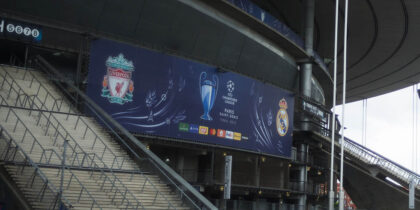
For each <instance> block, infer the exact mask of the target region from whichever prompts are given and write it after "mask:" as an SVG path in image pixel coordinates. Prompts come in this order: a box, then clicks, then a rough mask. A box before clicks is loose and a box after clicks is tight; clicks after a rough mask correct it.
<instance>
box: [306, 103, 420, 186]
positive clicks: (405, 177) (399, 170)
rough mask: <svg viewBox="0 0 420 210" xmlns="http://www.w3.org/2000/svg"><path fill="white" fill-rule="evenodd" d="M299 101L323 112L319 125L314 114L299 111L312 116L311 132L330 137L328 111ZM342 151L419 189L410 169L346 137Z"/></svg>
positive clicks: (314, 104)
mask: <svg viewBox="0 0 420 210" xmlns="http://www.w3.org/2000/svg"><path fill="white" fill-rule="evenodd" d="M299 99H300V100H302V101H304V102H305V103H309V104H311V105H312V106H314V107H316V108H317V109H319V110H320V111H322V112H324V114H325V115H326V120H327V122H321V123H320V121H319V120H315V118H317V117H316V116H314V115H313V114H314V113H311V112H310V111H304V110H301V111H303V112H304V114H306V116H310V115H312V116H313V118H312V119H310V120H309V121H308V122H307V123H311V124H315V126H316V128H317V129H312V131H317V132H320V134H322V135H324V136H326V137H330V136H331V131H332V128H330V127H329V125H330V124H331V120H332V119H333V117H332V116H331V115H332V113H331V112H330V111H329V110H326V109H325V107H323V106H322V105H320V104H318V103H315V102H313V101H312V100H310V99H308V98H305V97H300V98H299ZM298 106H299V104H298ZM299 108H300V107H299ZM300 109H301V108H300ZM335 118H336V117H334V120H336V119H335ZM315 121H316V122H315ZM335 132H336V136H337V137H338V138H337V139H339V138H340V136H341V135H340V134H339V133H338V130H336V131H335ZM344 149H345V151H346V152H348V153H350V154H352V155H354V156H356V157H357V158H360V159H362V161H365V162H366V163H369V164H374V165H379V166H380V167H381V168H382V169H383V170H385V171H387V172H389V173H391V174H393V175H395V176H397V177H399V178H400V179H402V181H405V182H406V183H410V182H411V180H412V179H414V181H415V183H416V184H417V188H419V189H420V175H418V174H416V173H415V172H413V171H411V170H410V169H407V168H405V167H404V166H401V165H400V164H398V163H396V162H394V161H392V160H389V159H388V158H386V157H384V156H382V155H380V154H378V153H376V152H374V151H373V150H371V149H369V148H367V147H364V146H362V145H360V144H359V143H357V142H354V141H352V140H350V139H349V138H347V137H345V138H344Z"/></svg>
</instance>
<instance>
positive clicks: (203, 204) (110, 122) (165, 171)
mask: <svg viewBox="0 0 420 210" xmlns="http://www.w3.org/2000/svg"><path fill="white" fill-rule="evenodd" d="M35 62H36V63H37V64H38V65H39V67H41V70H43V71H45V73H46V74H48V75H54V76H55V77H58V78H60V79H61V80H62V81H64V82H65V83H66V85H67V86H68V87H70V88H71V89H73V90H74V91H75V92H76V93H77V95H78V96H79V97H81V98H82V99H83V100H84V103H85V105H86V106H87V108H89V109H90V110H91V111H92V112H93V114H94V115H95V116H96V117H97V118H98V119H99V120H101V121H102V122H103V123H104V125H105V126H106V127H107V128H108V129H109V130H110V131H111V132H113V134H114V135H115V136H116V137H117V138H116V139H117V140H120V142H121V143H122V144H123V145H125V146H126V147H127V148H128V150H129V151H130V152H131V153H132V155H133V156H134V157H136V158H138V159H139V158H140V157H139V155H138V154H137V153H136V152H135V151H134V150H133V149H132V148H131V147H130V146H129V145H128V144H127V142H125V141H124V140H123V138H122V137H121V136H120V135H123V136H125V137H127V139H128V140H129V141H130V142H131V143H133V144H134V145H135V146H136V148H137V149H139V150H140V151H141V152H143V153H144V154H145V155H146V156H148V157H149V160H150V161H151V163H152V164H153V166H155V167H156V169H157V170H158V171H160V172H161V173H162V175H164V176H165V177H167V178H168V180H169V181H170V182H171V183H172V184H173V185H174V186H175V187H176V188H177V190H178V192H179V193H180V194H181V196H182V197H184V198H186V199H187V200H188V201H189V202H190V205H192V206H194V207H195V208H197V209H212V210H215V209H217V208H216V207H215V206H214V205H213V204H212V203H211V202H210V201H209V200H207V199H206V198H205V197H204V196H203V195H202V194H201V193H200V192H198V191H197V190H196V189H195V188H194V187H193V186H191V185H190V184H189V183H188V182H187V181H185V180H184V179H183V178H182V177H181V176H180V175H178V174H177V173H176V172H175V171H174V170H173V169H172V168H170V167H169V166H168V165H166V164H165V163H164V162H163V161H162V160H161V159H160V158H159V157H157V156H156V155H155V154H154V153H153V152H151V151H150V150H148V149H147V147H146V146H145V145H144V144H142V143H141V142H140V141H139V140H138V139H137V138H136V137H134V136H133V135H132V134H131V133H130V132H129V131H127V130H126V129H125V128H124V127H123V126H121V125H120V124H119V123H118V122H117V121H115V120H114V119H113V118H112V117H111V116H109V114H107V113H106V112H105V111H104V110H103V109H102V108H101V107H99V106H98V105H97V104H96V103H95V102H94V101H92V99H90V98H89V97H88V96H86V95H85V94H84V93H83V92H82V91H81V90H79V88H77V87H75V86H74V84H73V83H71V82H69V81H68V80H65V79H64V76H62V75H61V73H60V72H59V71H58V70H56V69H55V68H54V67H53V66H52V65H51V64H49V63H48V62H47V61H46V60H45V59H44V58H43V57H41V56H40V55H37V56H36V59H35ZM74 101H76V100H74ZM116 131H118V132H116ZM175 182H177V183H179V185H181V186H178V184H176V183H175ZM186 193H189V194H190V195H187V194H186ZM197 203H200V206H198V204H197Z"/></svg>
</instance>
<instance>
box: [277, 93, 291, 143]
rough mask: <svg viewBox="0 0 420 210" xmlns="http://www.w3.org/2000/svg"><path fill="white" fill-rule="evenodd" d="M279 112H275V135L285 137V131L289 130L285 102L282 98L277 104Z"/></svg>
mask: <svg viewBox="0 0 420 210" xmlns="http://www.w3.org/2000/svg"><path fill="white" fill-rule="evenodd" d="M279 106H280V110H279V111H278V112H277V117H276V127H277V133H279V135H280V136H285V135H286V134H287V130H288V129H289V117H288V116H287V111H286V109H287V102H286V100H285V99H284V98H283V99H281V100H280V102H279Z"/></svg>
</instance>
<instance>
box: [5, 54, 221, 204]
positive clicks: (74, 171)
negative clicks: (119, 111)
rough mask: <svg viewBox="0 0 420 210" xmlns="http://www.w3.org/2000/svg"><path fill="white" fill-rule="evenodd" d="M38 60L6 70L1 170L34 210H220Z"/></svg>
mask: <svg viewBox="0 0 420 210" xmlns="http://www.w3.org/2000/svg"><path fill="white" fill-rule="evenodd" d="M39 58H40V59H41V61H40V60H38V62H41V63H39V64H40V67H39V69H44V70H45V69H48V70H50V71H52V72H48V71H44V72H42V71H39V69H38V70H34V69H23V68H18V67H13V66H0V85H1V89H0V134H1V135H0V137H1V138H0V161H1V162H0V163H1V164H0V166H1V167H4V169H5V170H6V171H7V173H8V175H9V176H10V177H11V179H12V180H13V181H14V182H15V183H16V186H17V188H18V190H19V191H20V193H21V194H22V195H23V197H24V198H25V200H26V201H27V202H28V203H29V204H30V205H31V207H32V208H33V209H40V210H41V209H42V210H45V209H60V208H61V209H216V208H215V207H214V206H213V205H212V204H211V203H210V202H209V201H208V200H206V199H205V198H204V197H202V195H201V194H200V193H198V192H197V191H196V190H195V189H194V188H193V187H192V186H191V185H189V184H188V183H187V182H186V181H185V180H183V179H182V178H180V176H178V175H177V174H176V173H175V172H174V171H172V170H171V169H170V168H169V167H168V166H167V165H165V164H164V163H163V162H162V161H161V160H160V159H158V158H157V157H156V156H155V155H154V154H153V153H151V152H150V151H147V148H146V147H145V146H144V145H142V144H141V143H140V142H139V141H138V140H136V139H133V138H134V137H133V136H130V135H131V134H127V131H124V130H123V128H121V127H120V126H119V125H118V124H115V122H113V121H112V119H111V120H110V119H109V118H110V117H109V116H105V115H106V114H104V113H103V111H101V110H99V109H98V108H97V107H95V104H93V103H92V102H91V101H89V99H86V97H87V96H85V95H83V93H81V92H80V90H78V89H77V90H75V89H76V88H75V87H74V86H71V84H70V83H69V82H68V81H65V82H63V81H64V80H65V79H64V77H62V75H60V74H59V73H57V70H55V69H53V67H52V66H50V65H49V63H48V62H46V61H45V60H43V59H42V58H41V57H39ZM41 64H43V65H44V66H42V67H41ZM54 81H55V83H54ZM57 81H61V83H60V82H57ZM66 82H67V83H66ZM63 84H64V85H63ZM60 87H61V89H60ZM71 88H73V90H72V91H73V93H74V92H77V91H78V92H77V94H78V98H77V99H76V98H75V97H74V94H73V95H72V94H70V93H69V92H67V91H66V90H68V89H71ZM66 94H67V95H66ZM83 97H84V98H83ZM80 99H82V100H80ZM83 99H86V100H83ZM76 101H77V103H75V102H76ZM80 101H84V102H83V103H82V102H80ZM86 101H87V102H86ZM88 102H90V104H89V103H88ZM75 104H77V105H78V107H83V108H84V109H87V110H88V111H86V112H85V113H90V114H89V115H90V116H93V117H88V116H87V115H86V114H83V113H82V112H80V111H78V109H77V108H76V105H75ZM106 119H108V120H106ZM97 120H100V122H98V121H97ZM113 123H114V124H113ZM121 133H123V134H124V133H125V134H126V135H123V134H121ZM130 140H131V144H128V143H126V142H128V141H130ZM132 145H137V146H138V147H137V148H135V149H134V148H133V146H132ZM145 148H146V149H145ZM138 151H142V152H138ZM140 154H141V155H140Z"/></svg>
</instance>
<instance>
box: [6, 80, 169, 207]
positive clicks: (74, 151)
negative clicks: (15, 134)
mask: <svg viewBox="0 0 420 210" xmlns="http://www.w3.org/2000/svg"><path fill="white" fill-rule="evenodd" d="M3 79H5V78H3ZM13 81H14V80H13ZM12 83H13V82H12ZM16 84H17V83H16ZM17 87H18V88H19V91H20V90H21V87H20V86H19V85H18V84H17ZM11 88H12V86H11ZM0 97H1V98H2V96H1V95H0ZM2 99H3V98H2ZM3 100H4V99H3ZM4 102H5V103H6V105H7V106H8V104H7V102H6V101H5V100H4ZM25 104H26V103H25ZM33 106H36V107H35V108H38V109H35V110H37V111H38V112H39V113H40V114H39V115H38V120H37V125H38V124H39V122H40V119H41V117H42V116H43V117H44V118H45V119H46V120H47V122H45V123H46V126H47V127H46V134H47V133H48V130H49V127H50V126H53V127H54V124H53V123H51V120H53V119H54V120H55V121H56V122H57V125H56V127H54V128H55V133H54V135H55V136H56V139H55V141H54V145H57V137H58V136H60V137H61V138H62V140H63V142H64V141H65V140H70V141H71V142H72V143H74V144H75V145H74V147H73V146H72V145H71V144H69V145H68V146H69V148H70V149H71V151H72V154H71V157H73V161H72V164H74V163H75V161H76V160H77V162H76V163H79V164H80V165H79V167H83V166H84V163H87V162H88V161H84V160H85V159H86V158H87V159H89V161H90V165H89V167H92V164H93V165H94V169H98V170H99V171H100V172H101V176H100V177H101V178H102V177H105V178H104V183H105V181H106V180H108V181H109V182H110V183H111V184H112V187H113V188H114V187H115V181H117V182H119V184H120V185H122V186H123V187H124V188H125V191H124V192H123V191H121V190H119V189H118V187H116V189H117V191H118V192H120V194H121V195H123V198H122V199H123V200H122V202H124V200H126V199H125V196H126V195H127V193H128V195H130V196H131V197H132V198H133V199H134V200H135V201H136V202H137V206H136V209H137V208H138V206H140V207H141V208H142V209H144V206H143V205H142V204H141V202H140V201H138V199H137V198H136V197H135V196H134V195H133V194H132V192H131V191H129V190H128V188H127V187H126V186H125V185H124V184H123V183H122V182H121V180H120V179H118V177H117V176H115V174H114V173H113V171H112V169H110V172H111V174H112V176H113V177H114V178H113V180H114V181H112V179H111V178H109V177H108V175H107V174H106V173H105V172H104V171H103V169H102V167H99V166H98V165H97V163H96V162H95V158H96V157H97V158H96V159H97V160H99V161H100V162H101V164H102V165H103V166H104V167H106V168H108V167H107V165H106V163H105V162H104V161H103V160H102V157H99V156H97V155H96V154H95V153H93V154H88V153H86V152H85V151H84V150H83V148H82V147H81V146H80V145H79V144H78V143H77V141H76V140H74V138H73V137H72V136H71V135H70V134H69V133H68V132H67V130H66V129H65V127H64V126H62V125H61V123H60V122H59V121H58V120H57V119H56V118H55V116H54V115H52V114H51V113H50V115H49V116H48V117H47V116H46V115H45V114H44V111H42V110H40V109H39V107H37V105H36V104H31V105H30V107H33ZM10 110H12V112H13V113H14V114H15V115H16V113H15V112H14V111H13V109H10ZM16 117H17V118H18V119H19V120H20V118H19V117H18V116H17V115H16ZM51 118H52V119H51ZM6 121H7V119H6ZM20 122H21V124H23V125H24V123H23V121H22V120H20ZM24 126H25V128H26V129H27V127H26V125H24ZM59 128H61V129H59ZM27 130H28V129H27ZM62 130H64V132H65V134H62V133H61V132H62ZM25 133H26V130H25ZM31 135H32V133H31ZM32 136H33V135H32ZM33 138H34V140H35V141H36V142H37V143H38V144H39V142H38V141H37V140H36V138H35V137H33ZM39 145H40V144H39ZM40 146H41V145H40ZM76 147H77V148H76ZM41 149H42V150H43V151H45V149H44V148H43V147H42V146H41ZM77 149H78V151H81V153H82V154H83V155H82V157H83V158H82V160H81V161H80V160H78V154H79V153H78V152H77ZM42 154H44V152H43V153H42ZM74 155H75V156H74ZM91 155H93V157H91ZM42 158H43V156H42V157H41V159H42ZM49 159H51V157H50V158H49ZM149 183H150V180H149ZM102 186H103V185H102ZM117 191H116V192H117ZM160 195H161V193H160ZM114 198H115V195H114V197H113V199H114ZM127 202H128V204H130V201H129V200H127ZM169 206H171V205H169Z"/></svg>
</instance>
